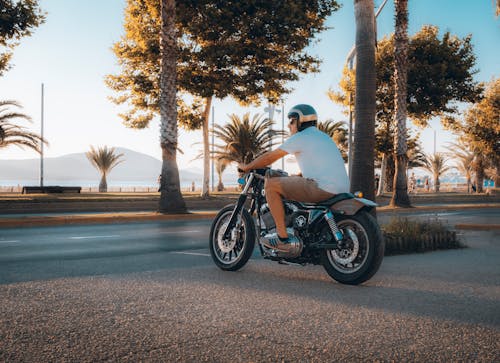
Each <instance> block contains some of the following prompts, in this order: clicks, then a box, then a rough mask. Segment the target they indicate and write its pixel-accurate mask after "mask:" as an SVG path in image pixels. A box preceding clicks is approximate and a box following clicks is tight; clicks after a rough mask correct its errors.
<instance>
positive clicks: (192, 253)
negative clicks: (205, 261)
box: [170, 251, 210, 257]
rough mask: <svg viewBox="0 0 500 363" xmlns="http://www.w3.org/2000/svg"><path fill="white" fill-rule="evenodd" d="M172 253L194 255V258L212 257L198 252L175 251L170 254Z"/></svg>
mask: <svg viewBox="0 0 500 363" xmlns="http://www.w3.org/2000/svg"><path fill="white" fill-rule="evenodd" d="M170 253H177V254H179V255H193V256H206V257H210V255H209V254H207V253H198V252H181V251H174V252H170Z"/></svg>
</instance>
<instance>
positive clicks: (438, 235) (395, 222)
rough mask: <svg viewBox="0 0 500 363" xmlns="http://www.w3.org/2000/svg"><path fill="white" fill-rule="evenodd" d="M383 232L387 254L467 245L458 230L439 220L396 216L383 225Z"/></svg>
mask: <svg viewBox="0 0 500 363" xmlns="http://www.w3.org/2000/svg"><path fill="white" fill-rule="evenodd" d="M382 232H383V234H384V238H385V254H386V255H396V254H405V253H415V252H427V251H435V250H446V249H454V248H465V247H466V246H465V244H463V243H462V242H461V241H460V239H459V238H458V237H457V234H456V232H455V231H451V230H449V229H448V227H447V226H446V225H444V224H443V223H442V222H440V221H439V220H426V221H416V220H410V219H408V218H401V217H396V218H393V219H392V220H391V221H390V222H389V223H388V224H386V225H384V226H382Z"/></svg>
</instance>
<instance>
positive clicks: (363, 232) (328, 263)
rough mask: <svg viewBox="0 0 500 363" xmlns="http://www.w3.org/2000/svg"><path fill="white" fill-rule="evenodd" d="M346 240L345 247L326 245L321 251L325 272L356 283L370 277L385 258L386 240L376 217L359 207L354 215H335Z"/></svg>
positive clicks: (344, 281) (337, 279) (338, 278)
mask: <svg viewBox="0 0 500 363" xmlns="http://www.w3.org/2000/svg"><path fill="white" fill-rule="evenodd" d="M336 221H337V226H338V227H339V229H340V230H341V231H342V232H343V234H344V239H345V241H346V243H347V246H346V248H344V249H328V250H324V251H322V253H321V262H322V264H323V267H324V268H325V270H326V272H327V273H328V274H329V275H330V276H331V277H332V278H333V279H334V280H336V281H338V282H340V283H343V284H348V285H358V284H361V283H363V282H365V281H367V280H369V279H370V278H371V277H372V276H373V275H374V274H375V273H376V272H377V271H378V269H379V267H380V265H381V263H382V259H383V258H384V251H385V243H384V239H383V237H382V232H381V231H380V227H379V226H378V223H377V221H376V219H375V218H374V217H373V216H372V215H370V214H369V213H367V212H366V211H361V212H359V213H357V214H355V215H353V216H340V217H338V218H336Z"/></svg>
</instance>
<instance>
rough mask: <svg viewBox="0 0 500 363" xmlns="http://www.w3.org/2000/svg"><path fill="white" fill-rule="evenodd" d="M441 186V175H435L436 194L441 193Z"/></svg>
mask: <svg viewBox="0 0 500 363" xmlns="http://www.w3.org/2000/svg"><path fill="white" fill-rule="evenodd" d="M440 186H441V181H440V180H439V175H434V192H436V193H439V187H440Z"/></svg>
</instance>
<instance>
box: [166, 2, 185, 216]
mask: <svg viewBox="0 0 500 363" xmlns="http://www.w3.org/2000/svg"><path fill="white" fill-rule="evenodd" d="M161 23H162V24H161V37H160V50H161V74H160V100H159V101H160V105H159V106H160V145H161V151H162V153H161V154H162V161H163V162H162V167H161V175H162V178H161V183H162V185H161V194H160V205H159V211H160V212H161V213H186V211H187V210H186V204H185V202H184V199H183V198H182V194H181V190H180V181H179V169H178V167H177V104H176V93H177V89H176V82H177V39H176V37H177V35H176V31H175V0H161Z"/></svg>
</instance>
